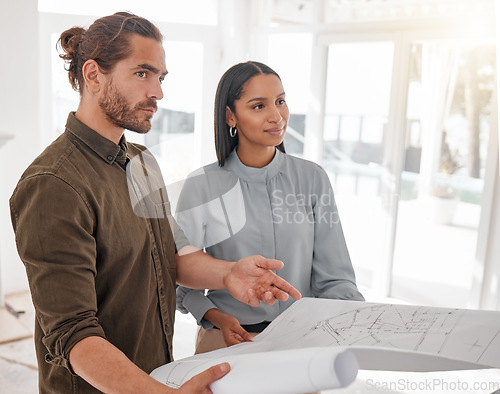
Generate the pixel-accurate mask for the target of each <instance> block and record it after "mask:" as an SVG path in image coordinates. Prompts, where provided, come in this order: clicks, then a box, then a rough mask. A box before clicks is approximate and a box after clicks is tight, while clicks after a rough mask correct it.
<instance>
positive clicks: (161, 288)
mask: <svg viewBox="0 0 500 394" xmlns="http://www.w3.org/2000/svg"><path fill="white" fill-rule="evenodd" d="M160 295H163V287H160Z"/></svg>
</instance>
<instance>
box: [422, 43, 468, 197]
mask: <svg viewBox="0 0 500 394" xmlns="http://www.w3.org/2000/svg"><path fill="white" fill-rule="evenodd" d="M458 59H459V48H458V47H457V46H456V45H453V44H447V43H440V42H438V43H428V44H427V43H426V44H424V46H423V50H422V106H421V110H422V112H421V129H422V158H421V164H420V187H419V197H424V196H427V195H428V194H429V192H430V191H431V189H432V187H433V177H434V174H435V173H436V170H437V168H438V165H439V161H440V158H441V135H442V131H443V127H444V121H445V119H446V116H447V115H448V113H449V110H450V106H451V102H452V99H453V95H454V93H455V84H456V75H457V70H458Z"/></svg>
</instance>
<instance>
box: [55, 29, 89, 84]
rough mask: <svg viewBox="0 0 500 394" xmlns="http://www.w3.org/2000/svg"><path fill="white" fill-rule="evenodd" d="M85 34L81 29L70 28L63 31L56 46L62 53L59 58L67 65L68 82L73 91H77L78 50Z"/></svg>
mask: <svg viewBox="0 0 500 394" xmlns="http://www.w3.org/2000/svg"><path fill="white" fill-rule="evenodd" d="M85 32H86V30H85V29H84V28H83V27H77V26H76V27H72V28H71V29H68V30H66V31H64V32H63V33H62V34H61V37H60V38H59V41H58V45H59V46H60V47H61V49H62V50H63V51H64V53H62V54H60V55H59V57H60V58H61V59H63V60H64V61H65V62H66V64H67V68H66V71H68V78H69V82H70V83H71V86H72V87H73V89H75V90H78V89H79V83H78V75H77V73H78V63H79V56H78V48H79V46H80V43H81V41H82V38H83V35H84V34H85Z"/></svg>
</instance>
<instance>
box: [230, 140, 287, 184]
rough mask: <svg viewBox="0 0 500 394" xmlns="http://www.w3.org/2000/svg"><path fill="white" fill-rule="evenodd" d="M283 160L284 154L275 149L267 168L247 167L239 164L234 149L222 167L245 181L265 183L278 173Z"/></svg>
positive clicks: (239, 161)
mask: <svg viewBox="0 0 500 394" xmlns="http://www.w3.org/2000/svg"><path fill="white" fill-rule="evenodd" d="M283 160H284V154H283V153H282V152H281V151H280V150H279V149H275V154H274V157H273V159H272V160H271V162H270V163H269V164H268V165H267V166H265V167H262V168H254V167H248V166H246V165H244V164H243V163H242V162H241V160H240V158H239V157H238V154H237V153H236V148H234V150H233V151H232V152H231V153H230V155H229V157H228V158H227V159H226V162H225V164H224V167H227V168H228V169H229V170H231V171H233V172H234V173H235V174H236V175H238V177H240V178H242V179H244V180H246V181H249V182H266V181H268V180H269V179H271V178H273V177H275V176H276V175H277V174H278V173H279V172H280V169H281V167H282V163H283Z"/></svg>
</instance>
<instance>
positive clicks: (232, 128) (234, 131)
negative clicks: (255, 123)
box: [229, 127, 238, 138]
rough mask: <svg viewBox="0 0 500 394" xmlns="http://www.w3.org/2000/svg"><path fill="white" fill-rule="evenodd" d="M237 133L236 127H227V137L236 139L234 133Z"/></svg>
mask: <svg viewBox="0 0 500 394" xmlns="http://www.w3.org/2000/svg"><path fill="white" fill-rule="evenodd" d="M237 132H238V130H237V129H236V127H229V135H230V136H231V137H233V138H234V137H236V133H237Z"/></svg>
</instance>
